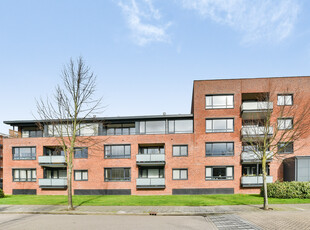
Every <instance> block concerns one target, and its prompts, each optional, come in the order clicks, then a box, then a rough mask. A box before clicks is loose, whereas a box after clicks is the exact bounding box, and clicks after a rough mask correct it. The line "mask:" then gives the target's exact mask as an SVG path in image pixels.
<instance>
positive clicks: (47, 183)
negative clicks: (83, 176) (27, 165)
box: [39, 178, 67, 188]
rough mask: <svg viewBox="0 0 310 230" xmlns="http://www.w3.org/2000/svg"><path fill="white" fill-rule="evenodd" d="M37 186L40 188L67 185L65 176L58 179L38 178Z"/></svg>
mask: <svg viewBox="0 0 310 230" xmlns="http://www.w3.org/2000/svg"><path fill="white" fill-rule="evenodd" d="M39 186H40V187H41V188H44V187H45V188H53V187H55V188H62V187H66V186H67V178H59V179H39Z"/></svg>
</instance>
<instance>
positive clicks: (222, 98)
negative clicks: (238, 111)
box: [206, 95, 234, 109]
mask: <svg viewBox="0 0 310 230" xmlns="http://www.w3.org/2000/svg"><path fill="white" fill-rule="evenodd" d="M231 108H234V95H206V109H231Z"/></svg>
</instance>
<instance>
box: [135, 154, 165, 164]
mask: <svg viewBox="0 0 310 230" xmlns="http://www.w3.org/2000/svg"><path fill="white" fill-rule="evenodd" d="M136 161H137V162H145V163H153V162H165V154H138V155H136Z"/></svg>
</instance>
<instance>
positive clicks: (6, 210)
mask: <svg viewBox="0 0 310 230" xmlns="http://www.w3.org/2000/svg"><path fill="white" fill-rule="evenodd" d="M261 207H262V205H230V206H77V207H75V210H73V211H67V207H66V206H60V205H0V214H68V215H150V214H156V215H158V216H206V215H214V214H218V215H219V214H236V213H249V212H264V211H263V210H262V209H261ZM270 208H272V209H273V210H276V211H304V210H308V211H310V204H276V205H275V204H274V205H270Z"/></svg>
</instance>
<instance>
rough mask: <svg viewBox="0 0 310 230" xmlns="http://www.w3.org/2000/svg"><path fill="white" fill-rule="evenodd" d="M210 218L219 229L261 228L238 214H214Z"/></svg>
mask: <svg viewBox="0 0 310 230" xmlns="http://www.w3.org/2000/svg"><path fill="white" fill-rule="evenodd" d="M208 218H209V219H210V220H211V221H212V222H213V223H214V224H215V226H216V227H217V228H218V229H219V230H226V229H229V230H231V229H247V230H261V228H259V227H257V226H255V225H253V224H251V223H249V222H247V221H245V220H243V219H242V218H240V217H238V216H236V215H212V216H208Z"/></svg>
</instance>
